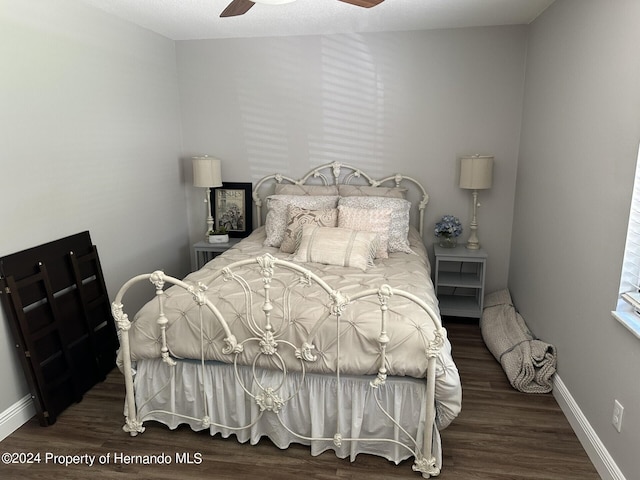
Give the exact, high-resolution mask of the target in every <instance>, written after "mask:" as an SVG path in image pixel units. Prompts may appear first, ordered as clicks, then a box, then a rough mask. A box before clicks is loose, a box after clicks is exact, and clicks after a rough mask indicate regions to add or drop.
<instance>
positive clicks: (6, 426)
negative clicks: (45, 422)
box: [0, 394, 36, 442]
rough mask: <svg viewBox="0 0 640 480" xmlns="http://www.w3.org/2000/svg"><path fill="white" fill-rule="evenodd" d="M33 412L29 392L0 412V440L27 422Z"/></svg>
mask: <svg viewBox="0 0 640 480" xmlns="http://www.w3.org/2000/svg"><path fill="white" fill-rule="evenodd" d="M35 414H36V409H35V407H34V405H33V400H31V395H29V394H27V395H25V396H24V397H22V399H20V400H18V401H17V402H16V403H14V404H13V405H11V406H10V407H9V408H7V409H6V410H5V411H4V412H0V442H1V441H2V440H4V439H5V438H7V437H8V436H9V435H11V434H12V433H13V432H15V431H16V430H17V429H19V428H20V427H21V426H22V425H24V424H25V423H27V422H28V421H29V420H30V419H31V417H33V416H34V415H35Z"/></svg>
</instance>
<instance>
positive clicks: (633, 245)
mask: <svg viewBox="0 0 640 480" xmlns="http://www.w3.org/2000/svg"><path fill="white" fill-rule="evenodd" d="M619 292H620V298H619V299H618V304H617V305H616V310H615V311H614V312H612V313H613V316H614V318H616V319H617V320H619V321H620V322H621V323H622V324H623V325H624V326H625V327H627V328H628V329H629V330H630V331H631V332H632V333H633V334H634V335H635V336H636V337H638V338H640V151H639V152H638V160H637V162H636V176H635V179H634V184H633V195H632V197H631V211H630V213H629V227H628V229H627V243H626V244H625V247H624V260H623V262H622V275H621V276H620V290H619Z"/></svg>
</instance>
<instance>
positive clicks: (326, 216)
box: [280, 205, 338, 253]
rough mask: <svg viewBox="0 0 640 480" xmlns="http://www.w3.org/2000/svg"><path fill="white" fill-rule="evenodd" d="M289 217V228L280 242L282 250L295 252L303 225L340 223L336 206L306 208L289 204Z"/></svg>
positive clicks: (333, 224) (333, 225)
mask: <svg viewBox="0 0 640 480" xmlns="http://www.w3.org/2000/svg"><path fill="white" fill-rule="evenodd" d="M287 218H288V221H287V228H286V230H285V231H284V237H283V239H282V243H281V244H280V251H281V252H284V253H294V252H295V251H296V246H297V244H298V233H299V232H300V229H301V228H302V226H303V225H318V226H320V227H336V226H337V225H338V210H337V209H336V208H327V209H324V210H306V209H304V208H300V207H294V206H292V205H289V208H288V215H287Z"/></svg>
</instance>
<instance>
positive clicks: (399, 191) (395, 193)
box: [338, 185, 407, 198]
mask: <svg viewBox="0 0 640 480" xmlns="http://www.w3.org/2000/svg"><path fill="white" fill-rule="evenodd" d="M338 193H339V195H340V196H341V197H389V198H406V197H407V189H406V188H399V187H372V186H369V185H338Z"/></svg>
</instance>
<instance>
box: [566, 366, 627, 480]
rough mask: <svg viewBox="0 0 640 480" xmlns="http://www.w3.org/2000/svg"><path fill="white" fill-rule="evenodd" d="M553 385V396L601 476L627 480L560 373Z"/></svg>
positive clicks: (607, 478)
mask: <svg viewBox="0 0 640 480" xmlns="http://www.w3.org/2000/svg"><path fill="white" fill-rule="evenodd" d="M553 385H554V388H553V396H554V397H555V399H556V401H557V402H558V405H560V408H561V409H562V411H563V413H564V414H565V416H566V417H567V420H569V423H570V424H571V427H572V428H573V430H574V431H575V432H576V436H577V437H578V440H580V443H582V446H583V447H584V449H585V451H586V452H587V455H589V458H590V459H591V462H592V463H593V465H594V466H595V467H596V470H597V471H598V473H599V474H600V477H602V479H603V480H625V476H624V475H623V474H622V472H621V471H620V469H619V468H618V465H617V464H616V462H615V461H614V460H613V458H612V457H611V455H609V452H608V451H607V449H606V448H605V446H604V444H603V443H602V442H601V441H600V438H599V437H598V435H597V434H596V432H595V430H594V429H593V428H592V427H591V424H590V423H589V421H588V420H587V417H585V416H584V414H583V413H582V410H580V407H579V406H578V404H577V403H576V401H575V400H574V399H573V397H572V396H571V392H569V390H568V389H567V386H566V385H565V384H564V382H563V381H562V379H561V378H560V377H559V376H558V374H556V375H555V377H554V382H553Z"/></svg>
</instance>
